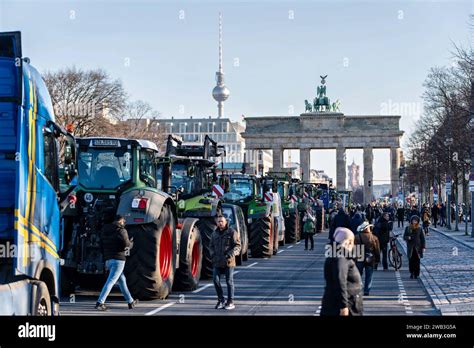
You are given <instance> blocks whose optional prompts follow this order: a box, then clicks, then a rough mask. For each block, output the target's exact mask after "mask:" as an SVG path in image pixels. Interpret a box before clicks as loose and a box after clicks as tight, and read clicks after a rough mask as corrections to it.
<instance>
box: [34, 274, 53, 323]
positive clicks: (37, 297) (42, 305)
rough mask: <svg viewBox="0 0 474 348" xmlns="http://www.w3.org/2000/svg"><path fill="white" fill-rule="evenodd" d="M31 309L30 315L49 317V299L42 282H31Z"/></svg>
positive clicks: (46, 288)
mask: <svg viewBox="0 0 474 348" xmlns="http://www.w3.org/2000/svg"><path fill="white" fill-rule="evenodd" d="M31 284H32V287H31V296H32V301H31V303H32V306H33V307H32V308H31V313H32V315H35V316H43V317H44V316H50V315H51V297H50V296H49V290H48V287H47V286H46V284H45V283H44V282H42V281H39V280H35V281H32V282H31Z"/></svg>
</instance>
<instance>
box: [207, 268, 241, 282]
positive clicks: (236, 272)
mask: <svg viewBox="0 0 474 348" xmlns="http://www.w3.org/2000/svg"><path fill="white" fill-rule="evenodd" d="M239 273H240V271H235V272H234V275H236V274H239ZM209 285H210V284H209Z"/></svg>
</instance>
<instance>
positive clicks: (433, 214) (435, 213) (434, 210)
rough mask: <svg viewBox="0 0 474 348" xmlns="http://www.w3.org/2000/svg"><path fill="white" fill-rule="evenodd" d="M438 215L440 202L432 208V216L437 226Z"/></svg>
mask: <svg viewBox="0 0 474 348" xmlns="http://www.w3.org/2000/svg"><path fill="white" fill-rule="evenodd" d="M438 215H439V203H435V204H433V207H432V208H431V218H432V219H433V225H434V227H435V228H436V225H437V224H438Z"/></svg>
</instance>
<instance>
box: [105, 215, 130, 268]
mask: <svg viewBox="0 0 474 348" xmlns="http://www.w3.org/2000/svg"><path fill="white" fill-rule="evenodd" d="M100 237H101V238H100V239H101V243H102V250H103V254H104V260H122V261H125V256H126V255H125V250H126V249H127V248H128V249H130V248H131V247H132V243H131V242H130V240H129V239H128V233H127V230H126V229H125V228H124V227H123V226H122V225H120V224H119V223H118V222H113V223H111V224H106V225H104V227H103V228H102V231H101V235H100Z"/></svg>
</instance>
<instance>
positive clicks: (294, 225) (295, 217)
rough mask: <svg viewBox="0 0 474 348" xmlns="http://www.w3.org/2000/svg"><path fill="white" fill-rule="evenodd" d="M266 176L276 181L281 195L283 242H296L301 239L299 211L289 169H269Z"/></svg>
mask: <svg viewBox="0 0 474 348" xmlns="http://www.w3.org/2000/svg"><path fill="white" fill-rule="evenodd" d="M288 169H289V168H288ZM267 177H268V178H271V179H272V180H273V181H274V182H275V183H276V190H277V191H278V193H279V194H280V197H281V206H282V210H283V216H284V219H285V242H286V243H296V242H298V241H299V240H300V239H301V231H300V213H299V210H298V203H297V197H296V195H295V193H296V190H295V187H294V185H293V182H292V179H291V171H290V170H289V171H279V172H276V171H269V172H268V173H267Z"/></svg>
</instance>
